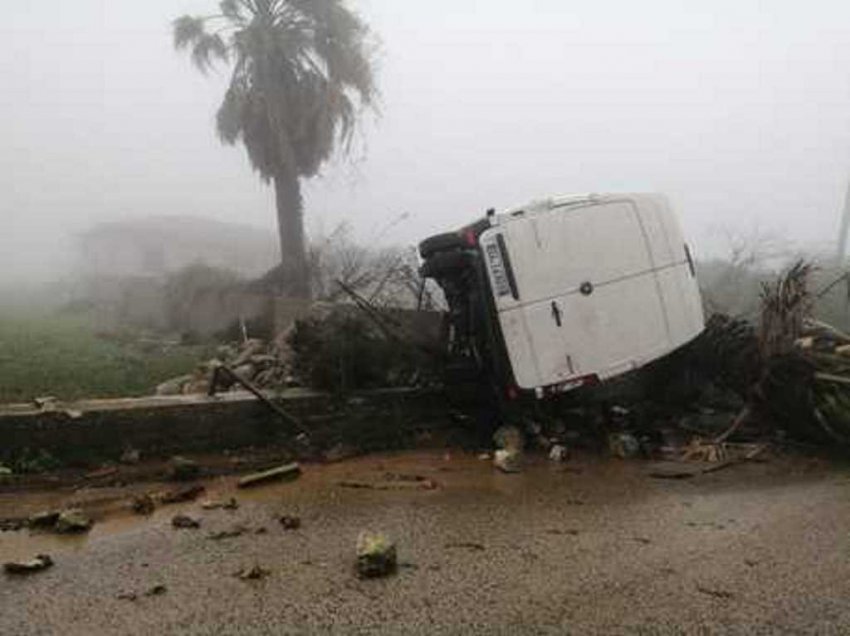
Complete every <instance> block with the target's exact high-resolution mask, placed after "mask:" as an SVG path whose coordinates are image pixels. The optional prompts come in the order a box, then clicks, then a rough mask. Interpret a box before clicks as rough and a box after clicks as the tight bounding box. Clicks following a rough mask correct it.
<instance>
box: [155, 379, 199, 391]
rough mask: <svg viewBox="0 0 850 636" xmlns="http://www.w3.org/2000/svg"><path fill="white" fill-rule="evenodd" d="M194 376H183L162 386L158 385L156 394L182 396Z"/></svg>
mask: <svg viewBox="0 0 850 636" xmlns="http://www.w3.org/2000/svg"><path fill="white" fill-rule="evenodd" d="M193 378H194V376H192V375H181V376H178V377H176V378H171V379H170V380H166V381H165V382H163V383H162V384H159V385H157V387H156V390H155V391H154V393H156V395H180V394H182V393H183V387H185V386H186V385H187V384H189V383H190V382H191V381H192V379H193Z"/></svg>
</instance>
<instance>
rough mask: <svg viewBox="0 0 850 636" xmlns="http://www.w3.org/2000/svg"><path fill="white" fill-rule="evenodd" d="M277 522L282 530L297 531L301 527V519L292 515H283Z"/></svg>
mask: <svg viewBox="0 0 850 636" xmlns="http://www.w3.org/2000/svg"><path fill="white" fill-rule="evenodd" d="M279 521H280V525H282V526H283V529H284V530H298V528H300V527H301V518H300V517H296V516H294V515H283V516H282V517H281V518H280V519H279Z"/></svg>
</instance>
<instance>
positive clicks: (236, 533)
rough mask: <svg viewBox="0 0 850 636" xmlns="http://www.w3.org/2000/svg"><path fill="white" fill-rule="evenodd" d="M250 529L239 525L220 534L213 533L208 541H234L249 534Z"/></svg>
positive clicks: (220, 531) (208, 537) (221, 531)
mask: <svg viewBox="0 0 850 636" xmlns="http://www.w3.org/2000/svg"><path fill="white" fill-rule="evenodd" d="M249 530H250V528H248V527H247V526H244V525H242V524H238V525H235V526H233V527H232V528H229V529H227V530H219V531H218V532H211V533H210V534H208V535H207V539H212V540H213V541H221V540H222V539H234V538H236V537H241V536H242V535H243V534H245V533H246V532H248V531H249Z"/></svg>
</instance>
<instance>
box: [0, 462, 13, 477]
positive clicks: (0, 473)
mask: <svg viewBox="0 0 850 636" xmlns="http://www.w3.org/2000/svg"><path fill="white" fill-rule="evenodd" d="M11 474H12V469H11V468H6V467H5V466H4V465H3V464H0V477H7V476H9V475H11Z"/></svg>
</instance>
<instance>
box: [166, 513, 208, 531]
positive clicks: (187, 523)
mask: <svg viewBox="0 0 850 636" xmlns="http://www.w3.org/2000/svg"><path fill="white" fill-rule="evenodd" d="M171 525H172V526H174V527H175V528H200V527H201V522H200V520H198V519H195V518H194V517H190V516H189V515H175V516H174V517H172V518H171Z"/></svg>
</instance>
